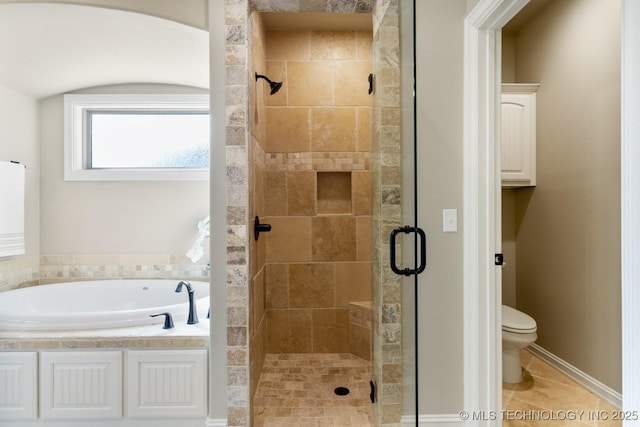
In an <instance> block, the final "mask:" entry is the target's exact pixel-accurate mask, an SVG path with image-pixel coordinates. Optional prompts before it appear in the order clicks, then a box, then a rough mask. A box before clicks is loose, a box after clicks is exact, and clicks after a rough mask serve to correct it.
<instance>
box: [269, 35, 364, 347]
mask: <svg viewBox="0 0 640 427" xmlns="http://www.w3.org/2000/svg"><path fill="white" fill-rule="evenodd" d="M370 50H371V33H370V32H356V31H340V32H335V31H333V32H332V31H307V30H303V31H267V33H266V71H267V73H266V74H267V75H268V76H269V77H270V78H271V79H274V80H276V81H282V82H284V85H283V87H282V89H281V90H280V91H279V92H278V93H277V94H275V95H272V96H268V97H267V99H266V102H267V125H266V146H265V151H266V172H265V180H266V181H265V190H266V194H265V206H264V209H265V210H264V215H265V221H267V222H270V223H271V224H272V226H273V230H272V232H271V233H269V234H268V235H266V236H265V240H266V262H267V265H266V275H265V286H266V295H265V303H266V310H267V311H266V313H267V348H266V350H267V352H268V353H348V352H349V313H348V304H349V302H352V301H368V300H370V299H371V280H370V277H371V264H370V260H371V245H370V234H371V176H370V162H369V157H370V131H369V129H370V126H371V96H370V95H369V94H368V93H367V90H368V76H369V73H371V61H370Z"/></svg>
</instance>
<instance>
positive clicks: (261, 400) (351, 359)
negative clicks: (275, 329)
mask: <svg viewBox="0 0 640 427" xmlns="http://www.w3.org/2000/svg"><path fill="white" fill-rule="evenodd" d="M370 377H371V363H370V362H369V361H367V360H363V359H360V358H358V357H356V356H353V355H351V354H343V353H327V354H319V353H309V354H267V355H266V357H265V362H264V367H263V368H262V375H261V376H260V382H259V383H258V387H257V390H256V394H255V397H254V402H253V403H254V410H253V411H254V422H253V426H254V427H276V426H277V427H337V426H345V427H370V425H371V424H370V421H369V413H370V410H371V403H370V401H369V379H370ZM337 387H348V388H349V390H350V392H349V394H348V395H346V396H338V395H336V394H335V393H334V390H335V389H336V388H337Z"/></svg>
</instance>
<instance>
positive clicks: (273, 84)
mask: <svg viewBox="0 0 640 427" xmlns="http://www.w3.org/2000/svg"><path fill="white" fill-rule="evenodd" d="M258 79H265V80H266V81H268V82H269V86H270V87H271V95H273V94H275V93H276V92H278V91H279V90H280V88H281V87H282V82H272V81H271V80H270V79H269V78H268V77H267V76H263V75H262V74H258V73H256V81H258Z"/></svg>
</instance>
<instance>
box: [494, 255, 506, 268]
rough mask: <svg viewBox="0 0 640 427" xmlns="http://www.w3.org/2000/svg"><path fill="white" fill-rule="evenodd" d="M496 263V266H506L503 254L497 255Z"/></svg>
mask: <svg viewBox="0 0 640 427" xmlns="http://www.w3.org/2000/svg"><path fill="white" fill-rule="evenodd" d="M495 263H496V265H504V255H503V254H496V257H495Z"/></svg>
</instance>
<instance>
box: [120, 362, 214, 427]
mask: <svg viewBox="0 0 640 427" xmlns="http://www.w3.org/2000/svg"><path fill="white" fill-rule="evenodd" d="M127 381H128V386H127V396H128V397H127V401H128V404H127V410H128V416H129V417H131V418H191V417H206V416H207V384H208V380H207V351H206V350H179V351H178V350H130V351H129V352H128V355H127Z"/></svg>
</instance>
